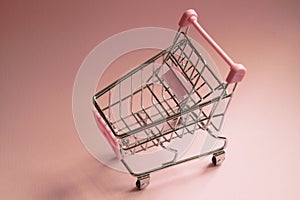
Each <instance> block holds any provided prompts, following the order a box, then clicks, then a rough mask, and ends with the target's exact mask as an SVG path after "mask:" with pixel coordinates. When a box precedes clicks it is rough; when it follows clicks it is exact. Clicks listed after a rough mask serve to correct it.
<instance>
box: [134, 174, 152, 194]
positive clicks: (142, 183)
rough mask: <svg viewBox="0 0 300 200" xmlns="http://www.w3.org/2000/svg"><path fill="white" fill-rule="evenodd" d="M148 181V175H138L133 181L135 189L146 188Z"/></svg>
mask: <svg viewBox="0 0 300 200" xmlns="http://www.w3.org/2000/svg"><path fill="white" fill-rule="evenodd" d="M149 183H150V176H149V175H145V176H142V177H138V179H137V181H136V182H135V185H136V187H137V189H139V190H142V189H144V188H146V187H147V186H148V185H149Z"/></svg>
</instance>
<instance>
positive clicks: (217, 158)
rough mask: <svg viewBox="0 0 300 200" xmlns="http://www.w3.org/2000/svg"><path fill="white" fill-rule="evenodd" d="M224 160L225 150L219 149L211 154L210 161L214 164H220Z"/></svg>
mask: <svg viewBox="0 0 300 200" xmlns="http://www.w3.org/2000/svg"><path fill="white" fill-rule="evenodd" d="M224 160H225V151H219V152H216V153H214V154H213V157H212V159H211V161H212V163H213V164H214V165H215V166H216V165H220V164H221V163H222V162H223V161H224Z"/></svg>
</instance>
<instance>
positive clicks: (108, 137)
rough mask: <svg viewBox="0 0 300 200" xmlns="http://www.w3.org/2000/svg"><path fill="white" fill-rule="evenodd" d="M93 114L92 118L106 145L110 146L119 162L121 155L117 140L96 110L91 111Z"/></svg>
mask: <svg viewBox="0 0 300 200" xmlns="http://www.w3.org/2000/svg"><path fill="white" fill-rule="evenodd" d="M93 113H94V117H95V120H96V122H97V126H98V128H99V129H100V131H101V132H102V134H103V135H104V137H105V138H106V140H107V141H108V143H109V144H110V146H111V148H112V149H113V151H114V152H115V154H116V156H117V158H118V159H119V160H121V159H122V155H121V151H120V145H119V143H118V140H117V138H116V137H115V136H114V135H113V133H112V132H111V131H110V129H109V128H108V126H107V125H106V123H105V121H104V120H103V119H102V117H101V116H100V114H99V113H98V111H97V110H96V109H94V110H93Z"/></svg>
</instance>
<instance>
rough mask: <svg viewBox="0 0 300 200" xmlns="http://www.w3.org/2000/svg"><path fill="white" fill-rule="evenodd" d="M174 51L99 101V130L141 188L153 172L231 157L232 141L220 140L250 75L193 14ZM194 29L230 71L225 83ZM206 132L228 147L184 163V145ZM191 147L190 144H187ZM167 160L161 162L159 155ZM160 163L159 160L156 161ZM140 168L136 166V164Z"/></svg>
mask: <svg viewBox="0 0 300 200" xmlns="http://www.w3.org/2000/svg"><path fill="white" fill-rule="evenodd" d="M179 25H180V28H179V30H178V32H177V34H176V36H175V38H174V41H173V43H172V44H171V46H170V47H169V48H167V49H165V50H163V51H161V52H160V53H158V54H157V55H155V56H154V57H152V58H150V59H149V60H147V61H146V62H144V63H143V64H141V65H140V66H138V67H136V68H134V69H133V70H132V71H130V72H128V73H127V74H125V75H124V76H122V77H121V78H119V79H118V80H116V81H115V82H113V83H111V84H110V85H109V86H107V87H106V88H104V89H103V90H101V91H100V92H98V93H97V94H95V95H94V96H93V103H94V106H95V110H94V115H95V118H96V121H97V124H98V127H99V129H100V130H101V132H102V133H103V134H104V136H105V138H106V139H107V140H108V142H109V144H110V145H111V147H112V149H113V150H114V152H115V154H116V156H117V157H118V158H119V159H120V160H121V162H122V163H123V164H124V166H125V167H126V168H127V170H128V171H129V172H130V173H131V174H132V175H133V176H135V177H137V182H136V186H137V188H139V189H143V188H145V187H146V186H147V185H148V184H149V179H150V173H152V172H155V171H158V170H161V169H164V168H167V167H171V166H174V165H177V164H180V163H184V162H187V161H190V160H194V159H196V158H199V157H203V156H207V155H213V158H212V162H213V163H214V164H215V165H218V164H220V163H221V162H222V161H223V160H224V158H225V151H224V148H225V146H226V138H225V137H221V136H219V133H220V131H221V127H222V124H223V120H224V116H225V113H226V111H227V108H228V105H229V102H230V99H231V97H232V94H233V92H234V90H235V88H236V86H237V83H238V82H240V81H241V80H242V78H243V77H244V75H245V72H246V71H245V68H244V67H243V66H242V65H240V64H236V63H234V62H233V61H232V60H231V59H230V58H229V57H228V56H227V55H226V54H225V52H224V51H223V50H222V49H221V48H220V47H219V46H218V45H217V44H216V43H215V42H214V41H213V40H212V39H211V38H210V36H209V35H208V34H207V33H206V32H205V31H204V29H203V28H202V27H201V26H200V25H199V24H198V22H197V14H196V13H195V11H193V10H188V11H186V12H185V13H184V14H183V16H182V18H181V20H180V22H179ZM189 25H194V26H195V28H196V29H197V30H198V31H199V33H200V34H201V35H202V36H203V37H204V38H205V39H206V40H207V41H208V42H209V43H210V44H211V45H212V47H213V48H214V49H215V50H216V51H217V52H218V53H219V54H220V55H221V57H223V58H224V60H225V61H226V62H227V63H228V64H229V66H230V72H229V74H228V76H227V78H226V81H223V80H221V78H219V76H218V75H217V74H216V72H215V71H214V70H213V69H212V68H211V67H210V66H209V65H208V64H207V62H206V60H205V59H204V57H203V56H202V55H201V53H200V52H199V51H198V50H197V49H196V48H195V46H194V45H193V44H192V42H191V40H190V39H189V37H188V35H187V29H186V30H185V31H182V29H183V27H188V26H189ZM200 132H201V133H206V134H208V135H209V136H210V137H212V138H213V139H215V140H216V141H219V140H220V141H222V142H223V145H222V146H221V147H219V148H215V149H213V150H210V151H208V152H204V153H197V154H195V155H192V156H189V157H187V158H181V157H180V153H182V152H184V150H183V149H186V146H185V147H182V144H183V143H182V141H185V138H189V139H188V140H189V141H190V142H191V141H192V139H193V138H194V137H195V136H196V135H197V134H199V133H200ZM185 144H186V142H185ZM145 153H148V154H152V155H154V157H156V158H157V159H156V163H155V165H151V164H149V165H148V164H147V166H148V167H146V168H145V167H144V168H142V169H139V170H134V169H133V168H134V167H133V166H132V164H130V163H131V162H130V159H131V158H132V157H134V156H136V155H142V156H140V157H139V158H140V162H141V163H143V162H144V161H143V159H142V157H145V158H144V160H145V159H147V156H146V154H145ZM158 154H159V155H166V156H162V157H161V159H159V158H158V157H157V156H156V155H158ZM152 160H154V159H152ZM135 163H136V162H135Z"/></svg>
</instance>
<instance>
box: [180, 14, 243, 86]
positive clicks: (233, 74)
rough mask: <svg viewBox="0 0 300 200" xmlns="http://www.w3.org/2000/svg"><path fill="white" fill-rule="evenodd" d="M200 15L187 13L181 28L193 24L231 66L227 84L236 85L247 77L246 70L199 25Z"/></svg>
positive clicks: (184, 15) (182, 19)
mask: <svg viewBox="0 0 300 200" xmlns="http://www.w3.org/2000/svg"><path fill="white" fill-rule="evenodd" d="M197 20H198V14H197V13H196V11H195V10H193V9H189V10H187V11H185V12H184V13H183V15H182V17H181V19H180V21H179V26H180V28H182V27H185V26H190V25H191V24H192V25H193V26H194V27H195V29H196V30H197V31H198V32H199V33H200V34H201V35H202V37H203V38H204V39H205V40H206V41H207V42H208V43H209V44H210V45H211V46H212V47H213V48H214V49H215V50H216V51H217V53H218V54H219V55H220V56H221V57H222V58H223V59H224V60H225V62H226V63H227V64H228V65H229V66H230V72H229V74H228V75H227V77H226V82H227V83H236V82H240V81H242V80H243V78H244V76H245V75H246V68H245V67H244V66H243V65H242V64H237V63H235V62H233V61H232V59H231V58H230V57H229V56H228V55H227V54H226V53H225V51H224V50H223V49H222V48H221V47H220V46H219V45H218V44H217V43H216V42H215V41H214V40H213V39H212V38H211V37H210V35H209V34H208V33H207V32H206V31H205V30H204V29H203V28H202V27H201V25H200V24H199V23H198V21H197Z"/></svg>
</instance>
